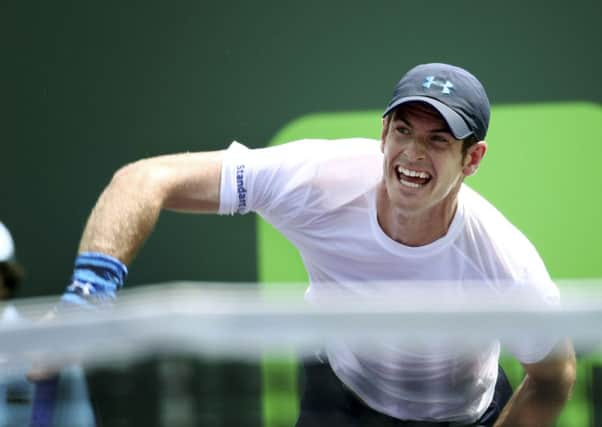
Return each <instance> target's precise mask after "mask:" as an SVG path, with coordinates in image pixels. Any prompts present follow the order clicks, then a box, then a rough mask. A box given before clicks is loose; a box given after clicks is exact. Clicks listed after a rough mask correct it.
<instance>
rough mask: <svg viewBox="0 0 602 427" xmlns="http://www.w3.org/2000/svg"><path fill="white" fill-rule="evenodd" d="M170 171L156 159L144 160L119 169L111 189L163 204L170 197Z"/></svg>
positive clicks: (112, 180)
mask: <svg viewBox="0 0 602 427" xmlns="http://www.w3.org/2000/svg"><path fill="white" fill-rule="evenodd" d="M169 181H170V172H169V169H168V168H167V167H165V166H163V165H162V164H161V163H160V162H158V161H155V160H154V159H143V160H139V161H136V162H133V163H129V164H127V165H125V166H123V167H121V168H120V169H118V170H117V171H116V172H115V174H114V175H113V178H112V179H111V183H110V184H109V188H112V189H115V190H116V191H123V192H127V193H132V194H137V195H139V196H142V195H147V196H149V197H152V198H153V199H154V200H155V201H156V202H159V203H161V204H162V203H163V202H164V201H165V200H166V199H167V197H168V196H169V194H168V192H169Z"/></svg>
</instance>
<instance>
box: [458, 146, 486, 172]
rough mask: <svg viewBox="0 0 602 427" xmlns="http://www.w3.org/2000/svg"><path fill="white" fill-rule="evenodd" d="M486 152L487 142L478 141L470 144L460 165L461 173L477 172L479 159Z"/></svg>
mask: <svg viewBox="0 0 602 427" xmlns="http://www.w3.org/2000/svg"><path fill="white" fill-rule="evenodd" d="M486 152H487V143H486V142H485V141H479V142H477V143H476V144H474V145H472V146H471V147H470V148H469V149H468V151H467V152H466V156H464V163H463V167H462V173H463V174H464V176H471V175H474V174H475V173H477V170H478V169H479V165H480V164H481V160H483V157H485V153H486Z"/></svg>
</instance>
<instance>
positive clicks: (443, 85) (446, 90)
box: [422, 76, 454, 94]
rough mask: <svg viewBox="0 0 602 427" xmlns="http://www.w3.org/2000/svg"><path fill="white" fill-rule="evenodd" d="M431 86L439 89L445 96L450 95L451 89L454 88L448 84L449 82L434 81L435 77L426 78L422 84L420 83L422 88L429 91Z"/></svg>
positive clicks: (450, 83) (451, 84)
mask: <svg viewBox="0 0 602 427" xmlns="http://www.w3.org/2000/svg"><path fill="white" fill-rule="evenodd" d="M431 86H437V87H440V88H441V93H446V94H451V89H453V88H454V84H453V83H452V82H450V81H449V80H446V81H442V80H436V79H435V76H428V77H427V78H426V79H424V82H423V83H422V87H424V88H427V89H430V88H431Z"/></svg>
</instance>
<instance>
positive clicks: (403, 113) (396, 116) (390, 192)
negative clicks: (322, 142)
mask: <svg viewBox="0 0 602 427" xmlns="http://www.w3.org/2000/svg"><path fill="white" fill-rule="evenodd" d="M381 140H382V146H381V148H382V151H383V154H384V165H383V167H384V171H383V177H384V185H385V190H386V197H387V199H388V202H389V204H390V206H391V207H394V208H396V209H401V212H402V213H404V214H408V215H412V214H419V213H425V212H429V210H431V213H436V212H437V209H440V210H441V211H442V212H443V211H444V210H445V209H447V208H449V209H453V208H454V206H455V204H454V201H455V196H456V194H457V191H458V189H459V188H460V184H461V183H462V180H463V178H464V176H466V175H470V174H472V173H474V171H475V170H476V167H477V166H478V162H479V161H480V159H481V157H482V154H484V148H483V149H482V152H481V153H480V154H481V155H480V157H479V156H478V155H479V153H477V157H478V158H477V159H475V154H474V153H473V149H474V146H473V147H471V148H470V149H469V150H468V152H467V154H466V155H465V156H463V153H462V141H460V140H457V139H455V138H454V137H453V135H452V134H451V133H450V131H449V128H448V126H447V123H446V122H445V121H444V120H443V118H442V117H441V116H440V114H439V113H438V112H437V111H436V110H435V109H433V108H432V107H430V106H428V105H427V104H424V103H409V104H404V105H402V106H401V107H400V108H398V109H397V110H396V111H394V112H393V113H392V114H391V115H390V119H385V120H384V121H383V131H382V135H381ZM482 145H484V143H482ZM475 160H476V164H475Z"/></svg>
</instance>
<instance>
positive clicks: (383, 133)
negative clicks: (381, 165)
mask: <svg viewBox="0 0 602 427" xmlns="http://www.w3.org/2000/svg"><path fill="white" fill-rule="evenodd" d="M389 117H390V115H387V116H385V117H383V120H382V122H383V128H382V130H381V132H380V151H382V152H383V153H384V151H385V138H386V137H387V133H389Z"/></svg>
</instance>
